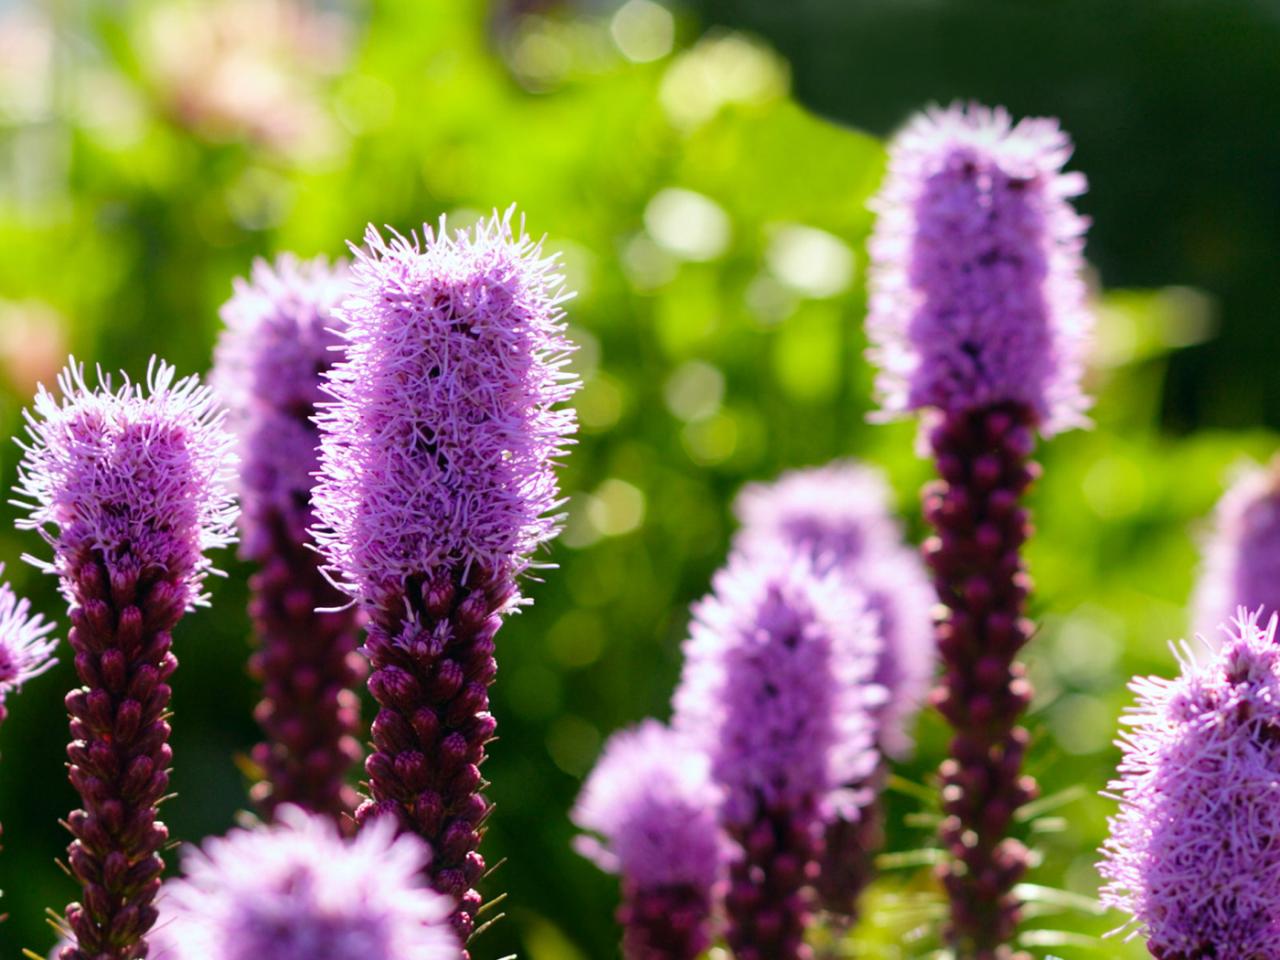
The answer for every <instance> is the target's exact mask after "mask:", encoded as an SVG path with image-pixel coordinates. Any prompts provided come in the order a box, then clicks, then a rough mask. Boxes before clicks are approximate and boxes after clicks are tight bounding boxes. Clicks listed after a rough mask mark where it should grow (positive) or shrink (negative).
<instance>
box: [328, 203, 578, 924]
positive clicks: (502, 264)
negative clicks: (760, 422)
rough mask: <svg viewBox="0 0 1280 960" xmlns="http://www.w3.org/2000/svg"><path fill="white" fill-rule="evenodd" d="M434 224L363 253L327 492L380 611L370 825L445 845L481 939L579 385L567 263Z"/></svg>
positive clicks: (460, 907) (337, 568)
mask: <svg viewBox="0 0 1280 960" xmlns="http://www.w3.org/2000/svg"><path fill="white" fill-rule="evenodd" d="M424 234H425V236H424V241H423V243H422V244H419V243H418V241H417V240H413V241H409V240H405V239H404V238H400V237H395V238H393V239H392V240H391V241H390V242H387V241H384V240H383V238H382V237H381V236H380V235H379V234H378V233H377V231H376V230H373V229H372V228H371V229H370V230H369V232H368V234H367V235H366V241H367V248H366V249H365V250H363V251H360V252H358V254H357V261H356V264H355V266H354V268H353V293H352V296H351V297H350V298H349V299H348V300H346V301H345V302H344V304H343V306H342V308H341V309H340V311H339V313H340V316H341V318H342V319H343V321H344V323H345V328H344V330H343V337H344V339H345V341H346V346H347V350H346V356H345V358H344V359H343V360H342V361H341V362H339V363H338V364H337V365H336V366H335V367H334V368H333V370H332V371H331V372H330V373H329V375H328V382H327V389H328V390H329V392H330V393H331V394H332V396H333V398H334V402H332V403H328V404H323V405H322V409H321V413H320V415H319V418H318V422H319V425H320V429H321V437H322V442H321V469H320V474H319V481H318V483H317V486H316V492H315V498H314V503H315V508H316V517H317V527H316V537H317V539H318V541H319V543H320V545H321V548H322V550H323V551H324V553H325V556H326V559H327V560H328V562H329V570H330V572H331V575H332V577H333V579H334V580H335V582H338V583H340V584H341V585H342V586H343V588H344V589H345V590H347V591H348V593H349V594H350V595H351V596H352V597H353V598H355V599H356V601H357V602H358V603H359V605H360V607H361V608H362V610H363V611H364V613H365V615H366V616H367V617H368V622H369V626H368V635H367V638H366V640H365V647H364V651H365V653H366V654H367V655H368V657H369V661H370V664H371V666H372V668H373V669H372V673H371V674H370V676H369V690H370V691H371V692H372V693H373V696H374V698H375V699H376V700H377V702H378V706H379V710H378V715H377V717H376V719H375V720H374V723H373V742H374V752H373V754H372V755H371V756H370V757H369V758H368V760H367V761H366V764H365V769H366V771H367V773H368V775H369V784H370V790H371V794H372V796H371V797H370V798H369V800H368V801H367V802H366V803H365V804H363V805H362V806H361V808H360V810H359V811H358V814H357V819H358V820H359V822H360V823H361V824H362V825H363V824H365V823H368V822H369V820H370V819H371V818H373V817H379V816H387V815H389V816H394V817H395V818H396V819H397V822H398V823H399V824H400V825H401V827H402V828H403V829H405V830H412V831H414V832H415V833H418V834H419V835H421V836H422V837H423V838H425V839H426V840H427V841H428V842H429V843H430V844H431V847H432V849H433V852H434V855H433V857H432V860H431V866H430V868H429V871H430V875H431V879H432V882H433V883H434V885H435V886H436V888H437V889H438V890H440V891H442V892H445V893H448V894H449V895H450V896H452V897H454V898H455V900H456V903H457V912H456V914H455V915H454V922H455V925H456V927H457V931H458V933H459V936H460V938H461V939H462V940H464V941H465V940H467V939H468V938H469V937H470V935H471V933H472V932H473V929H474V925H475V916H476V912H477V910H478V908H479V906H480V904H481V894H480V893H479V891H478V890H477V889H476V888H477V884H478V882H479V880H480V878H481V876H482V875H483V873H484V870H485V867H484V860H483V857H482V856H481V854H480V852H479V850H478V847H479V845H480V839H481V835H482V833H483V824H484V820H485V817H486V816H487V815H488V812H489V804H488V802H487V801H486V800H485V798H484V795H483V787H484V780H483V777H482V775H481V773H480V769H481V765H482V764H483V762H484V756H485V745H486V744H487V743H488V741H489V740H490V738H491V737H492V736H493V731H494V718H493V716H492V714H490V712H489V693H488V690H489V685H490V683H492V682H493V678H494V675H495V673H496V670H497V667H496V664H495V661H494V635H495V633H496V632H497V630H498V627H499V626H500V624H501V622H502V619H503V617H504V616H505V615H506V614H507V613H509V612H510V611H511V610H513V609H515V608H516V607H517V605H519V604H520V603H521V602H522V601H521V599H520V593H519V583H518V581H519V576H520V575H521V574H522V573H523V572H524V571H525V570H526V569H527V568H528V567H529V565H530V563H531V554H532V552H533V551H534V549H536V548H537V547H538V546H539V545H540V544H542V543H544V542H546V541H547V540H549V539H550V538H551V537H553V536H554V535H555V533H556V532H557V530H558V526H559V524H558V518H557V517H556V516H555V515H554V511H555V509H556V508H557V506H558V504H559V492H558V487H557V483H556V476H555V461H556V459H557V458H558V457H559V456H560V455H561V454H562V453H563V451H564V449H565V446H566V444H567V442H568V437H569V435H570V434H571V433H572V432H573V430H574V427H575V423H574V417H573V413H572V411H571V410H567V409H564V408H563V407H561V406H560V405H561V403H562V402H563V401H564V400H566V399H567V398H568V397H569V395H570V394H571V393H572V391H573V389H574V386H575V379H574V377H573V376H572V375H571V374H570V373H569V372H568V371H567V370H566V369H565V364H566V362H567V357H568V353H569V351H570V350H571V349H572V348H571V345H570V344H569V342H568V341H567V340H566V339H565V336H564V314H563V311H562V310H561V309H560V303H561V302H562V300H563V299H564V295H563V294H562V293H561V290H560V278H559V277H558V276H557V275H556V274H555V273H554V272H553V270H552V269H551V268H552V265H553V262H554V259H553V258H550V259H548V258H543V257H542V255H541V252H540V248H539V245H538V244H536V243H534V242H532V241H531V240H529V238H528V237H526V236H524V235H523V234H517V233H516V232H515V231H513V229H512V224H511V220H510V215H507V216H506V217H497V216H495V217H494V218H493V219H491V220H488V221H485V222H483V223H481V224H479V225H478V226H477V227H476V228H475V229H474V231H472V232H470V233H466V232H459V233H457V234H455V235H453V236H450V235H449V234H448V233H447V232H446V230H445V226H444V224H443V223H441V227H440V231H439V232H438V233H436V232H434V231H432V230H431V229H430V228H426V229H424Z"/></svg>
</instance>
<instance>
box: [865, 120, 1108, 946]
mask: <svg viewBox="0 0 1280 960" xmlns="http://www.w3.org/2000/svg"><path fill="white" fill-rule="evenodd" d="M1070 152H1071V145H1070V141H1069V140H1068V138H1067V137H1066V135H1065V134H1064V133H1063V132H1062V131H1061V130H1060V129H1059V128H1058V125H1057V123H1056V122H1055V121H1052V120H1024V121H1022V122H1021V123H1019V124H1017V125H1016V126H1015V125H1014V124H1013V123H1012V121H1011V120H1010V118H1009V117H1008V115H1007V114H1005V113H1004V112H1002V111H991V110H986V109H984V108H981V107H976V106H974V107H971V108H969V109H968V110H965V109H961V108H952V109H950V110H946V111H934V112H931V113H929V114H928V115H926V116H924V117H921V118H918V119H917V120H916V121H915V122H914V123H912V124H911V125H909V126H908V127H907V129H906V131H905V132H904V133H903V134H902V135H901V136H900V137H899V138H898V140H897V141H896V142H895V144H894V145H893V147H892V150H891V160H890V169H889V175H888V179H887V181H886V185H885V187H884V189H883V191H882V193H881V195H880V198H879V200H878V204H877V206H878V210H879V213H880V219H879V222H878V224H877V227H876V233H875V236H874V237H873V239H872V242H871V252H872V258H873V260H874V270H873V274H872V308H871V312H870V315H869V317H868V320H867V326H868V332H869V334H870V336H871V339H872V342H873V346H872V351H871V354H872V358H873V359H874V360H876V361H878V362H879V363H880V366H881V371H880V379H879V381H878V385H879V392H880V394H881V400H882V406H883V408H884V410H885V412H886V413H889V414H894V413H900V412H905V411H914V410H924V411H928V416H929V418H930V419H929V420H928V421H927V422H928V424H929V427H928V431H927V435H928V440H929V445H930V449H931V452H932V454H933V457H934V459H935V461H936V464H937V470H938V474H939V476H940V478H941V479H940V480H939V481H938V482H936V483H934V484H932V485H931V486H930V487H928V488H927V489H926V492H925V516H926V518H927V520H928V521H929V522H930V523H931V524H933V526H934V528H935V530H936V534H935V536H933V537H930V538H929V540H928V541H927V542H926V544H925V548H924V554H925V560H926V562H927V564H928V566H929V568H930V570H931V572H932V576H933V581H934V586H935V587H936V589H937V592H938V597H939V599H940V600H941V601H942V609H943V613H942V615H941V616H940V617H939V618H938V620H937V623H936V636H937V646H938V654H939V657H940V659H941V661H942V666H943V675H942V679H941V682H940V684H939V686H938V688H937V689H936V690H935V691H934V694H933V698H932V699H933V702H934V704H935V705H936V706H937V708H938V709H939V710H940V711H941V713H942V714H943V716H944V717H945V718H946V719H947V721H948V722H949V723H950V724H951V726H952V729H953V731H954V737H953V739H952V741H951V749H950V753H951V755H950V757H949V759H947V760H946V761H945V762H944V763H943V765H942V769H941V781H942V808H943V811H944V813H945V817H944V819H943V822H942V827H941V831H940V833H941V839H942V843H943V845H944V848H945V850H946V852H947V854H948V856H947V858H946V859H945V862H944V864H943V866H942V868H941V877H942V882H943V884H944V886H945V888H946V891H947V895H948V897H949V899H950V904H951V912H950V919H949V921H948V923H947V924H946V926H945V928H944V930H943V936H944V939H945V941H946V943H947V945H948V946H949V947H950V948H951V950H952V952H953V953H954V954H955V955H956V956H957V957H963V958H965V960H1005V958H1011V957H1015V956H1017V957H1025V956H1026V955H1025V954H1022V953H1015V951H1014V947H1013V945H1012V944H1013V941H1014V937H1015V934H1016V928H1017V923H1018V919H1019V914H1020V908H1021V904H1020V903H1019V900H1018V897H1017V895H1016V893H1015V891H1014V887H1015V885H1016V884H1017V882H1018V880H1019V879H1020V878H1021V877H1022V876H1023V874H1024V873H1025V872H1026V870H1027V866H1028V854H1027V851H1026V849H1025V848H1024V847H1023V845H1022V844H1021V843H1020V842H1018V841H1017V840H1016V839H1013V838H1011V837H1010V836H1009V833H1010V828H1011V825H1012V824H1013V820H1014V815H1015V814H1016V812H1017V810H1018V808H1019V807H1021V806H1022V805H1023V804H1024V803H1026V801H1027V800H1028V799H1030V798H1031V797H1032V796H1034V795H1035V784H1034V782H1033V781H1032V780H1031V778H1030V777H1028V776H1025V775H1024V774H1022V773H1021V768H1022V760H1023V754H1024V753H1025V751H1026V748H1027V742H1028V736H1027V732H1026V731H1025V730H1024V729H1023V728H1022V727H1020V726H1019V725H1018V721H1019V718H1020V717H1021V715H1022V713H1023V711H1024V710H1025V709H1026V706H1027V703H1028V702H1029V700H1030V698H1031V689H1030V686H1029V685H1028V683H1027V680H1026V677H1025V676H1024V672H1023V668H1022V666H1021V664H1019V663H1018V662H1017V655H1018V652H1019V651H1020V650H1021V648H1022V646H1023V645H1024V644H1025V643H1026V642H1027V640H1028V639H1029V638H1030V636H1031V632H1032V626H1031V624H1030V623H1029V622H1028V621H1027V620H1026V619H1025V618H1024V616H1023V612H1024V609H1025V605H1026V599H1027V592H1028V590H1029V589H1030V581H1029V580H1028V578H1027V574H1026V571H1025V569H1024V565H1023V561H1022V555H1021V550H1022V545H1023V543H1024V541H1025V540H1026V538H1027V535H1028V532H1029V525H1028V521H1027V513H1026V511H1025V510H1024V509H1023V508H1022V506H1021V499H1022V496H1023V494H1024V493H1025V492H1026V489H1027V487H1028V486H1029V485H1030V483H1031V481H1032V480H1033V479H1034V477H1035V475H1036V467H1035V465H1034V464H1032V463H1031V462H1030V456H1031V451H1032V448H1033V447H1034V444H1035V436H1036V434H1037V433H1040V434H1042V435H1049V434H1052V433H1055V432H1057V431H1060V430H1063V429H1067V428H1070V427H1075V426H1080V425H1082V424H1083V423H1084V422H1085V420H1084V415H1083V412H1084V409H1085V408H1086V406H1087V400H1086V398H1085V396H1084V394H1083V393H1082V391H1081V388H1080V375H1081V365H1082V353H1083V351H1084V349H1085V347H1086V345H1087V343H1088V329H1089V326H1090V321H1091V318H1090V317H1089V314H1088V311H1087V309H1086V307H1085V296H1084V286H1083V282H1082V280H1081V271H1082V266H1083V263H1082V258H1081V251H1082V247H1083V235H1084V229H1085V223H1084V221H1083V220H1082V219H1081V218H1080V217H1079V216H1077V215H1076V213H1075V211H1074V210H1073V209H1072V206H1071V203H1070V198H1071V197H1073V196H1075V195H1077V194H1079V193H1081V192H1082V191H1083V190H1084V179H1083V177H1081V176H1080V175H1079V174H1067V173H1063V172H1062V167H1063V164H1064V163H1065V162H1066V160H1067V158H1068V156H1069V155H1070Z"/></svg>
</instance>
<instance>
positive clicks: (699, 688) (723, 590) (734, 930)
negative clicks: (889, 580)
mask: <svg viewBox="0 0 1280 960" xmlns="http://www.w3.org/2000/svg"><path fill="white" fill-rule="evenodd" d="M877 645H878V637H877V635H876V629H875V621H874V619H873V618H872V617H871V616H870V615H869V614H868V613H867V611H866V609H865V607H864V605H863V601H862V598H861V596H860V595H859V594H858V593H856V592H854V591H850V590H848V589H846V588H845V586H844V584H843V583H842V582H841V580H840V578H839V576H838V575H837V574H835V573H828V574H826V575H822V574H819V573H818V572H817V571H815V570H814V568H813V566H812V564H811V562H810V561H809V560H807V559H806V558H805V557H803V556H802V555H795V554H790V553H783V554H781V555H778V556H775V557H772V558H769V559H766V558H761V557H752V558H747V557H744V556H735V557H733V558H732V559H731V560H730V562H729V565H728V567H727V568H726V569H725V570H723V571H721V572H720V573H719V574H717V575H716V578H715V582H714V592H713V593H712V595H711V596H709V597H707V598H706V599H704V600H703V601H701V602H700V603H699V604H698V605H697V606H696V607H695V608H694V621H693V626H692V632H691V635H690V638H689V641H688V642H687V643H686V645H685V668H684V674H683V676H682V677H681V681H680V687H679V689H678V690H677V691H676V695H675V710H676V713H675V721H674V723H675V727H676V729H677V730H679V731H681V732H682V733H683V734H684V735H686V736H688V737H689V738H690V740H691V741H692V742H693V743H695V744H696V745H697V746H698V747H699V748H700V749H702V750H704V751H705V752H706V753H707V755H708V756H709V757H710V760H711V772H712V776H713V778H714V779H715V780H716V781H717V782H718V783H719V784H720V785H721V787H722V788H723V790H724V799H723V802H722V806H721V822H722V823H723V824H724V826H725V827H726V829H727V831H728V832H729V834H730V836H731V837H732V839H734V840H736V841H737V842H738V843H739V844H740V846H741V848H742V855H741V856H740V857H738V858H737V859H736V861H735V862H734V863H733V865H732V867H731V872H730V889H729V891H728V894H727V896H726V901H725V902H726V908H727V913H728V921H729V929H728V932H727V936H728V940H729V945H730V947H732V949H733V951H734V955H735V956H736V957H737V958H738V960H800V958H806V957H808V956H810V953H809V950H808V948H807V947H806V946H805V944H804V942H803V937H804V930H805V926H806V924H807V923H808V919H809V913H810V910H811V908H812V905H813V903H812V901H813V896H812V894H813V891H812V883H813V881H814V880H815V878H816V875H817V871H818V858H819V856H820V855H821V849H822V834H823V829H824V825H825V823H826V822H827V821H828V820H830V819H831V818H832V817H833V816H835V815H836V814H838V813H845V814H846V815H850V816H852V815H856V814H855V813H854V811H856V810H857V809H858V808H859V807H860V806H861V805H862V804H863V803H864V802H865V799H866V798H865V797H863V796H857V795H855V794H853V793H852V792H851V791H849V790H848V786H847V785H848V784H851V783H862V782H865V780H866V778H867V777H868V776H869V775H870V774H871V773H872V771H873V770H874V769H875V766H876V752H875V748H874V735H875V721H874V711H875V709H876V708H877V707H878V706H879V704H880V702H881V700H882V699H883V693H884V691H883V690H882V689H881V688H879V687H877V686H875V685H874V684H872V683H871V676H872V673H873V671H874V670H875V663H876V656H877V654H878V649H877Z"/></svg>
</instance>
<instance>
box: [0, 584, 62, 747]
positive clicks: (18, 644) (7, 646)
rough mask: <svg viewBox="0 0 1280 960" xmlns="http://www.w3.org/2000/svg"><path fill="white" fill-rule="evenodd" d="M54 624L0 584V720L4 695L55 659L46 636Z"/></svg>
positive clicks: (55, 643) (54, 644) (53, 646)
mask: <svg viewBox="0 0 1280 960" xmlns="http://www.w3.org/2000/svg"><path fill="white" fill-rule="evenodd" d="M3 571H4V564H0V572H3ZM54 626H55V625H54V624H52V623H45V622H44V619H43V618H42V617H41V616H40V615H39V614H32V613H31V604H30V603H28V602H27V601H26V600H25V599H19V598H18V597H17V596H16V595H15V594H14V592H13V590H12V589H11V588H10V587H9V585H8V584H7V583H0V722H3V721H4V718H5V716H6V710H5V698H6V697H8V695H9V694H11V693H15V692H16V691H18V690H20V689H21V688H22V685H23V684H24V683H26V682H27V681H28V680H30V679H32V678H33V677H38V676H40V674H42V673H44V672H45V671H46V670H48V669H49V668H50V667H52V666H53V665H54V664H55V663H57V662H58V661H57V660H54V659H53V652H54V650H56V649H57V647H58V641H57V640H50V639H49V634H50V633H52V632H53V629H54Z"/></svg>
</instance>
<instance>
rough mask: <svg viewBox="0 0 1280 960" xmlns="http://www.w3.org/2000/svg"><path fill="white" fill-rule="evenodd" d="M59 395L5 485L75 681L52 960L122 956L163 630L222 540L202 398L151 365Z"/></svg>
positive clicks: (227, 512)
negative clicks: (12, 486)
mask: <svg viewBox="0 0 1280 960" xmlns="http://www.w3.org/2000/svg"><path fill="white" fill-rule="evenodd" d="M58 382H59V386H60V388H61V392H62V395H63V396H62V399H61V400H60V401H59V400H58V399H55V397H54V396H53V395H52V394H50V393H48V392H47V391H45V390H44V389H43V388H41V391H40V393H39V395H38V396H37V397H36V401H35V409H34V412H29V413H28V414H27V421H28V428H29V432H30V434H31V443H30V445H29V446H27V447H26V448H25V455H24V457H23V460H22V465H21V468H20V480H19V489H20V492H21V494H22V496H23V497H24V498H25V500H26V503H24V504H23V506H25V507H27V508H28V509H29V510H30V512H31V516H30V518H29V519H26V520H24V521H22V523H21V524H20V525H22V526H26V527H29V528H34V529H38V530H40V532H41V533H42V534H43V535H44V536H45V537H46V539H48V540H49V542H50V543H51V544H52V545H53V548H54V559H53V562H52V563H50V564H45V563H41V564H40V565H41V566H42V567H44V568H45V569H47V570H49V571H51V572H55V573H57V574H58V576H59V578H60V579H61V581H62V591H63V594H64V595H65V596H66V598H67V600H68V602H69V603H70V605H71V610H70V620H71V631H70V635H69V637H68V641H69V643H70V646H71V649H72V651H73V653H74V655H75V660H74V662H75V668H76V673H77V674H78V676H79V678H80V682H81V686H80V687H77V688H76V689H75V690H72V691H71V692H70V693H69V694H67V698H66V704H67V711H68V713H69V714H70V720H71V742H70V743H69V744H68V746H67V756H68V759H69V760H70V764H69V767H68V770H69V777H70V780H71V783H72V785H73V786H74V787H75V788H76V791H77V792H78V793H79V794H80V798H81V807H80V808H79V809H77V810H73V811H72V812H71V814H70V815H69V816H68V817H67V825H68V827H69V828H70V830H71V833H72V834H73V835H74V837H75V839H74V840H73V841H72V843H71V846H70V847H69V848H68V851H67V863H68V866H69V867H70V869H71V873H72V875H73V876H74V877H75V878H76V879H77V880H78V881H79V882H80V884H81V886H82V896H81V898H80V900H79V902H76V903H72V904H71V905H69V906H68V907H67V910H66V925H67V928H68V932H69V933H70V935H71V945H69V946H66V947H64V948H63V949H62V951H61V953H60V958H61V960H137V958H142V957H145V956H146V954H147V942H146V934H147V931H148V930H149V929H150V928H151V926H152V925H153V924H154V923H155V920H156V909H155V907H154V906H153V903H152V902H153V900H154V899H155V895H156V892H157V891H158V890H159V887H160V875H161V873H162V872H163V870H164V862H163V860H162V859H161V851H162V850H163V849H164V847H165V846H166V845H167V843H168V838H169V834H168V830H167V829H166V828H165V826H164V824H163V823H161V822H160V820H159V818H158V807H159V805H160V802H161V800H162V799H163V798H164V797H165V795H166V793H167V791H168V787H169V764H170V762H171V760H172V757H173V754H172V751H171V750H170V748H169V742H168V741H169V723H168V716H169V695H170V688H169V679H170V677H171V676H172V675H173V672H174V670H175V669H176V667H177V660H176V659H175V657H174V655H173V652H172V649H171V644H172V636H171V632H172V630H173V628H174V627H175V626H176V625H177V623H178V621H179V620H180V619H181V618H182V616H183V614H184V613H185V612H186V611H187V610H188V609H190V608H191V607H193V606H195V605H197V604H199V603H202V602H203V601H204V598H203V597H202V596H201V594H200V586H201V583H202V582H203V580H204V577H205V575H206V574H207V572H208V570H209V561H208V559H207V558H206V557H205V551H206V550H208V549H209V548H210V547H216V546H224V545H226V544H227V543H229V542H231V540H232V528H233V525H234V523H235V519H236V508H235V504H234V501H233V500H232V498H231V495H230V494H229V492H228V489H227V479H228V474H229V472H230V470H229V468H230V465H231V463H232V462H233V458H232V457H231V455H230V452H229V451H230V448H231V442H232V441H231V437H230V435H229V434H228V433H226V431H225V430H224V429H223V427H222V416H221V414H220V413H219V412H218V410H217V409H216V407H215V406H214V403H213V395H212V393H211V392H210V391H209V390H208V389H207V388H204V387H201V386H200V385H199V383H198V381H197V380H196V379H195V378H189V379H186V380H179V381H176V382H175V381H174V373H173V370H172V368H170V367H168V366H166V365H164V364H160V365H158V366H154V367H153V368H152V370H151V372H150V375H149V377H148V389H147V390H145V391H144V390H143V389H142V388H141V387H138V386H134V385H132V384H130V383H128V382H127V381H126V382H125V384H124V385H123V386H122V387H120V388H119V389H118V390H112V388H111V386H110V384H109V383H104V384H103V386H102V387H101V388H100V389H98V390H96V391H95V390H91V389H90V388H89V387H87V386H86V384H85V381H84V378H83V373H82V371H81V370H80V369H79V368H78V367H76V366H75V365H74V364H73V365H72V366H70V367H69V368H68V369H67V370H66V371H65V372H64V373H63V374H62V376H61V377H60V378H59V381H58Z"/></svg>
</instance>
